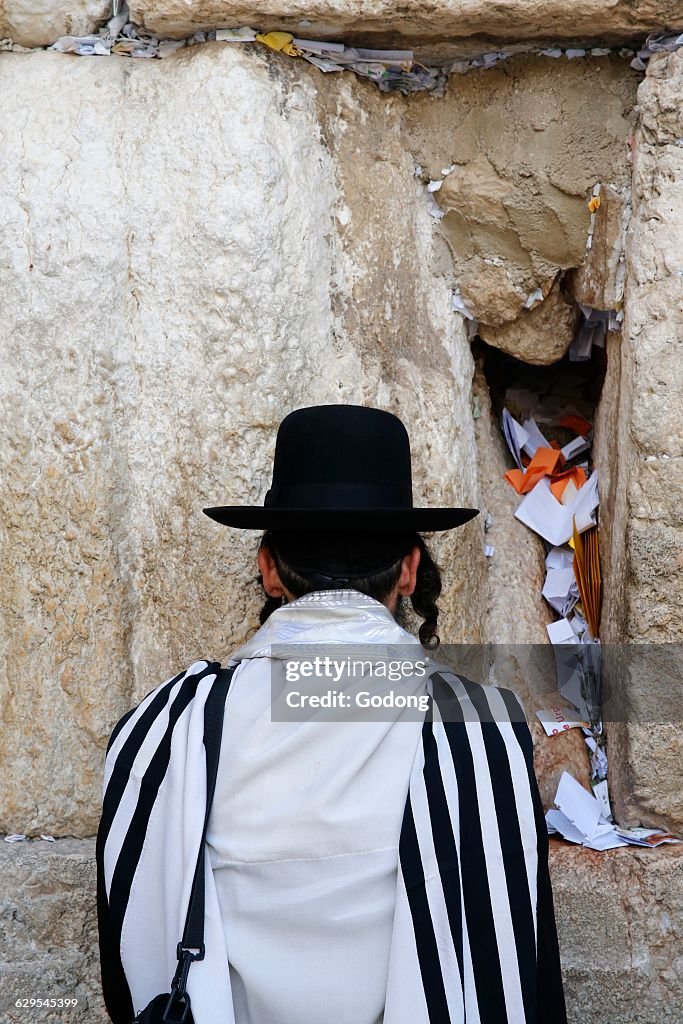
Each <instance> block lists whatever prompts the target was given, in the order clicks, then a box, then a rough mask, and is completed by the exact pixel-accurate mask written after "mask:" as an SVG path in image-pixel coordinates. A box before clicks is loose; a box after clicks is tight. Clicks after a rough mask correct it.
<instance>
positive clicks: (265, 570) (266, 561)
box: [256, 548, 287, 597]
mask: <svg viewBox="0 0 683 1024" xmlns="http://www.w3.org/2000/svg"><path fill="white" fill-rule="evenodd" d="M256 564H257V565H258V567H259V572H260V573H261V578H262V579H263V589H264V590H265V592H266V594H267V595H268V597H286V596H287V595H286V591H285V588H284V587H283V586H282V583H281V581H280V577H279V576H278V571H277V567H276V565H275V560H274V558H273V556H272V555H271V553H270V551H269V550H268V548H259V551H258V554H257V555H256Z"/></svg>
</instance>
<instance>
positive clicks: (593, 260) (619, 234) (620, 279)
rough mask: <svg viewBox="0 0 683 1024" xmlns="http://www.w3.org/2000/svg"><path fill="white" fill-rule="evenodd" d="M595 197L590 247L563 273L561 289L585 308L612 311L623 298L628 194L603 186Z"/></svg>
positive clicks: (628, 210) (628, 214) (619, 305)
mask: <svg viewBox="0 0 683 1024" xmlns="http://www.w3.org/2000/svg"><path fill="white" fill-rule="evenodd" d="M628 191H629V192H630V189H629V190H628ZM599 198H600V206H599V207H598V209H597V210H596V212H595V222H594V226H593V236H592V240H591V243H592V244H591V247H590V249H588V250H587V252H586V256H585V259H584V261H583V263H582V264H581V266H580V267H578V268H577V269H576V270H571V271H570V272H569V273H568V274H567V276H566V278H565V288H566V290H567V291H568V292H569V294H570V295H572V296H573V297H574V298H575V299H576V301H577V302H580V303H583V305H585V306H591V307H592V308H593V309H603V310H606V309H615V310H616V309H621V307H622V304H623V299H624V274H625V265H624V241H625V234H626V228H627V227H628V221H629V218H630V215H631V207H630V202H629V200H630V195H628V196H625V195H622V193H621V192H619V191H618V190H617V189H616V188H614V187H613V186H612V185H603V186H602V188H601V190H600V197H599Z"/></svg>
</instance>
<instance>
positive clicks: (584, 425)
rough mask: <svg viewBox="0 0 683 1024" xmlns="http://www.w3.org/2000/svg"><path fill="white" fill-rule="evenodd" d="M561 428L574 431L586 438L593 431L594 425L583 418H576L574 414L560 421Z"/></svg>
mask: <svg viewBox="0 0 683 1024" xmlns="http://www.w3.org/2000/svg"><path fill="white" fill-rule="evenodd" d="M560 426H561V427H566V428H567V430H573V431H574V432H575V433H576V434H580V435H581V437H586V436H587V435H588V434H590V432H591V430H592V429H593V425H592V423H589V422H588V420H585V419H584V418H583V416H574V415H573V414H570V415H568V416H563V417H562V419H561V420H560Z"/></svg>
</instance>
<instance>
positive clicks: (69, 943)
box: [0, 839, 683, 1024]
mask: <svg viewBox="0 0 683 1024" xmlns="http://www.w3.org/2000/svg"><path fill="white" fill-rule="evenodd" d="M94 856H95V843H94V840H91V839H81V840H76V839H61V840H59V841H58V842H56V843H54V844H53V843H46V842H42V841H41V840H39V839H38V840H32V841H29V842H27V843H17V844H14V845H12V846H8V845H6V844H5V843H0V949H2V953H0V1019H1V1020H2V1022H3V1024H25V1021H26V1020H27V1018H28V1015H29V1014H32V1018H31V1019H33V1020H39V1021H40V1022H41V1024H63V1022H64V1021H67V1020H68V1021H69V1024H107V1022H108V1020H109V1018H108V1016H107V1014H106V1011H105V1009H104V1004H103V1000H102V994H101V989H100V973H99V955H98V946H97V915H96V908H95V902H94V892H95V863H94ZM550 871H551V878H552V884H553V894H554V901H555V911H556V915H557V919H558V930H559V939H560V950H561V954H562V966H563V975H564V986H565V995H566V999H567V1007H568V1020H569V1024H585V1022H586V1021H587V1020H593V1019H594V1018H595V1017H596V1016H599V1017H600V1016H601V1017H602V1018H603V1019H605V1020H608V1021H609V1024H636V1022H638V1024H654V1022H655V1021H656V1022H657V1024H679V1021H680V995H681V992H680V969H679V963H678V959H677V956H678V945H679V944H680V935H681V932H682V931H683V909H682V908H683V882H682V880H683V850H682V849H681V847H674V846H670V847H664V848H662V849H659V850H658V851H653V850H635V849H633V848H628V849H621V850H610V851H607V852H606V853H596V852H595V851H592V850H585V849H582V848H580V847H578V848H577V847H569V845H568V844H566V843H561V842H558V841H557V840H552V839H551V841H550ZM22 997H29V998H30V997H33V998H41V997H42V998H45V997H48V998H60V997H61V998H67V999H76V1000H77V1003H76V1005H75V1006H71V1007H69V1009H68V1010H65V1009H59V1008H54V1009H50V1008H48V1009H40V1010H35V1009H34V1010H27V1009H23V1008H20V1007H16V1006H15V1002H16V1000H17V999H19V998H22Z"/></svg>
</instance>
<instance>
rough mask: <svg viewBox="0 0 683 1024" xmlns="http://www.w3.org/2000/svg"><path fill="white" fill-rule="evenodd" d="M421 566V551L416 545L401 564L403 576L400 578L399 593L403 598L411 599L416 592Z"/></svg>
mask: <svg viewBox="0 0 683 1024" xmlns="http://www.w3.org/2000/svg"><path fill="white" fill-rule="evenodd" d="M419 564H420V549H419V547H418V546H417V544H416V545H415V547H414V548H413V549H412V551H411V552H410V553H409V554H407V555H404V557H403V561H402V562H401V575H400V576H399V578H398V592H399V594H400V595H401V597H410V595H411V594H412V593H413V592H414V590H415V584H416V583H417V567H418V565H419Z"/></svg>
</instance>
